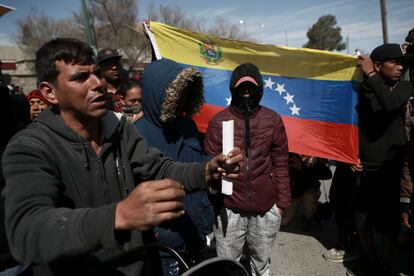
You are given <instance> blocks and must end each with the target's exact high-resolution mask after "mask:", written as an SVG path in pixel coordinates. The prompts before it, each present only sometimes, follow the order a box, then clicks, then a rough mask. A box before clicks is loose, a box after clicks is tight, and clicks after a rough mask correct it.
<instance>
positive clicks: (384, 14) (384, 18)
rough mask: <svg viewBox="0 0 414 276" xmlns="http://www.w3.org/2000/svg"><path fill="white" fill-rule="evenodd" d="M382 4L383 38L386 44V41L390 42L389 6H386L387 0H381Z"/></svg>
mask: <svg viewBox="0 0 414 276" xmlns="http://www.w3.org/2000/svg"><path fill="white" fill-rule="evenodd" d="M380 5H381V22H382V38H383V40H384V44H385V43H388V27H387V8H386V6H385V0H380Z"/></svg>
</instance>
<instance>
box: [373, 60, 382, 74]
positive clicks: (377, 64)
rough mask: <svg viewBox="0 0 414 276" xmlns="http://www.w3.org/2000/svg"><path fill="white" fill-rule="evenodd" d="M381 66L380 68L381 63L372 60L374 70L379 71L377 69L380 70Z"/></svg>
mask: <svg viewBox="0 0 414 276" xmlns="http://www.w3.org/2000/svg"><path fill="white" fill-rule="evenodd" d="M381 68H382V63H379V62H374V69H375V71H377V72H379V71H381Z"/></svg>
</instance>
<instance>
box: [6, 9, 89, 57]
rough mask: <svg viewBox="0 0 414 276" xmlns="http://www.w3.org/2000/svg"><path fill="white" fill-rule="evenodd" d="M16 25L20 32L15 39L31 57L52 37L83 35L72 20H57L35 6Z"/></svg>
mask: <svg viewBox="0 0 414 276" xmlns="http://www.w3.org/2000/svg"><path fill="white" fill-rule="evenodd" d="M16 25H17V29H18V32H17V33H16V35H15V36H14V40H15V42H16V44H17V45H19V46H20V48H21V49H22V50H23V51H24V52H25V53H26V55H27V56H28V57H29V58H30V57H32V58H34V55H35V52H36V50H37V49H38V48H39V47H40V46H41V45H43V44H44V43H45V42H46V41H48V40H50V39H52V38H56V37H77V38H79V37H82V36H83V33H82V31H81V29H79V28H78V27H77V25H76V24H73V21H72V20H70V19H60V20H55V19H52V18H50V17H48V16H47V15H45V14H44V13H43V12H39V11H37V10H36V9H34V8H33V9H32V11H31V14H30V15H28V16H27V17H26V18H25V19H21V20H17V21H16Z"/></svg>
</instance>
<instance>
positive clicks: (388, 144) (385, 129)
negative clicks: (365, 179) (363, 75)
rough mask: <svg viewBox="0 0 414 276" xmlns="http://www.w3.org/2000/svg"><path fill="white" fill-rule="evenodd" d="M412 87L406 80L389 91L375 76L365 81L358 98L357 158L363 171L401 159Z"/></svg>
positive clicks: (386, 85) (387, 86) (382, 81)
mask: <svg viewBox="0 0 414 276" xmlns="http://www.w3.org/2000/svg"><path fill="white" fill-rule="evenodd" d="M412 95H413V88H412V86H411V83H409V82H408V81H400V82H398V83H397V84H396V85H395V87H394V88H393V89H391V87H390V85H389V84H387V83H386V82H385V81H384V79H383V78H382V77H381V76H380V75H379V74H375V75H374V76H372V77H370V78H367V79H366V80H365V81H364V82H363V83H362V85H361V89H360V96H359V106H358V113H359V114H358V115H359V150H360V153H359V156H360V159H361V162H362V164H363V166H364V168H365V169H368V170H369V169H376V168H379V167H381V166H382V165H383V164H384V163H385V162H388V161H391V162H392V160H394V159H395V158H399V159H401V158H402V153H403V147H404V145H405V143H406V142H407V134H406V132H405V112H406V106H407V103H408V100H409V99H410V97H411V96H412Z"/></svg>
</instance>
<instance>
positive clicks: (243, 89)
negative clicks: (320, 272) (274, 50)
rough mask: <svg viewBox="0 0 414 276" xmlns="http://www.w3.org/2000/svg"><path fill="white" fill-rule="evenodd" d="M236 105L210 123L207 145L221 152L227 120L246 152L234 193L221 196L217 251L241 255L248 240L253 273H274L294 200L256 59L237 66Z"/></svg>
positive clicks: (281, 134)
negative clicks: (276, 246) (276, 249)
mask: <svg viewBox="0 0 414 276" xmlns="http://www.w3.org/2000/svg"><path fill="white" fill-rule="evenodd" d="M230 91H231V96H232V99H231V104H230V106H229V107H228V108H226V109H225V110H223V111H221V112H219V113H218V114H216V115H215V116H214V117H213V118H212V120H211V121H210V123H209V126H208V129H207V132H206V136H205V138H204V147H205V150H206V151H207V153H209V154H213V155H215V154H217V153H220V152H222V122H223V121H229V120H233V121H234V145H235V146H237V147H239V148H240V149H242V150H243V152H244V161H243V162H242V163H241V164H240V176H239V178H238V179H236V180H234V181H233V194H232V195H220V197H219V199H218V200H217V201H218V206H216V207H217V209H218V210H219V217H218V219H217V225H216V226H215V228H214V235H215V238H216V249H217V255H218V256H226V257H230V258H233V259H236V260H240V258H241V256H242V252H243V247H244V245H245V244H246V246H247V248H248V250H249V254H248V256H249V257H250V267H251V272H252V274H253V275H270V256H271V253H272V244H273V241H274V240H275V238H276V235H277V233H278V231H279V228H280V225H281V219H282V213H283V210H284V209H286V208H287V207H288V206H289V205H290V202H291V193H290V185H289V167H288V143H287V138H286V132H285V127H284V124H283V121H282V119H281V117H280V115H279V114H277V113H276V112H274V111H272V110H270V109H268V108H266V107H264V106H261V105H260V104H259V103H260V100H261V98H262V96H263V79H262V75H261V74H260V71H259V69H258V68H257V67H256V66H255V65H254V64H251V63H245V64H241V65H239V66H238V67H236V68H235V69H234V71H233V73H232V75H231V80H230Z"/></svg>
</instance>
